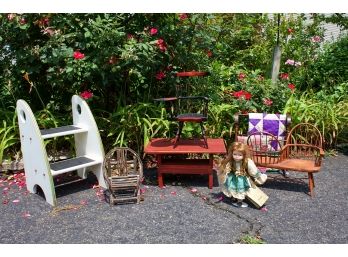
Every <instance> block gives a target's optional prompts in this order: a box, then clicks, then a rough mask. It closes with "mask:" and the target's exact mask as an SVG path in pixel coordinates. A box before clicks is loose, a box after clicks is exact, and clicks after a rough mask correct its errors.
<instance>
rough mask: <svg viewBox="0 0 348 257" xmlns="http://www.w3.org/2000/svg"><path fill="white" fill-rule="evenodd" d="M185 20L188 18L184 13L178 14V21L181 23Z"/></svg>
mask: <svg viewBox="0 0 348 257" xmlns="http://www.w3.org/2000/svg"><path fill="white" fill-rule="evenodd" d="M187 18H188V16H187V14H186V13H180V14H179V19H180V20H182V21H183V20H186V19H187Z"/></svg>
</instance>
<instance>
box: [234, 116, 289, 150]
mask: <svg viewBox="0 0 348 257" xmlns="http://www.w3.org/2000/svg"><path fill="white" fill-rule="evenodd" d="M290 123H291V117H290V115H288V114H287V115H285V114H267V113H248V114H240V113H237V114H235V115H234V131H235V141H236V142H242V143H245V144H246V143H247V139H248V136H249V135H251V134H252V133H255V132H267V133H270V134H272V135H274V136H276V137H277V139H278V140H279V142H280V143H281V145H284V143H285V141H286V136H287V132H288V128H289V125H290ZM243 130H244V133H243ZM245 130H247V133H245Z"/></svg>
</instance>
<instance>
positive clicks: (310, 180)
mask: <svg viewBox="0 0 348 257" xmlns="http://www.w3.org/2000/svg"><path fill="white" fill-rule="evenodd" d="M308 186H309V194H310V196H311V197H313V196H314V191H313V188H314V177H313V173H309V172H308Z"/></svg>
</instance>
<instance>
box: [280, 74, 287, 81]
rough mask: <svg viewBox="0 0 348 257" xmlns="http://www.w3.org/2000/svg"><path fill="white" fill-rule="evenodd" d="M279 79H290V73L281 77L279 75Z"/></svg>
mask: <svg viewBox="0 0 348 257" xmlns="http://www.w3.org/2000/svg"><path fill="white" fill-rule="evenodd" d="M279 77H280V78H281V79H284V80H285V79H289V74H288V73H281V74H280V75H279Z"/></svg>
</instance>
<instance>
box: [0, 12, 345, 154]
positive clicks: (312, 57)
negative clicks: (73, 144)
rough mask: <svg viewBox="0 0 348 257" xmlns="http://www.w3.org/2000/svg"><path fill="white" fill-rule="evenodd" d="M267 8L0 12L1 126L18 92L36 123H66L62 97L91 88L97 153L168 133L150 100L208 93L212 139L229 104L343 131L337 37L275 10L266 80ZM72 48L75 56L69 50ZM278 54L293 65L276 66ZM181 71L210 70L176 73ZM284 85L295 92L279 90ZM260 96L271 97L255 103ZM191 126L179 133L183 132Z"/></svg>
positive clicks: (316, 19)
mask: <svg viewBox="0 0 348 257" xmlns="http://www.w3.org/2000/svg"><path fill="white" fill-rule="evenodd" d="M277 17H278V16H277V14H274V15H272V14H268V15H266V14H0V27H1V30H0V51H1V54H0V87H1V90H0V99H1V105H0V110H1V117H2V119H3V120H4V121H5V122H6V124H5V123H4V124H2V125H1V126H2V127H3V128H4V130H0V131H8V130H9V129H10V127H9V124H13V121H14V122H16V119H15V112H14V107H15V105H16V101H17V100H18V99H24V100H26V101H28V102H29V105H30V106H31V107H32V109H33V110H34V112H35V114H36V116H37V119H38V123H39V125H40V127H41V128H44V127H52V126H61V125H67V124H69V123H71V120H70V118H69V117H70V112H71V109H70V108H71V107H70V106H71V103H70V99H71V96H72V95H73V94H80V93H82V92H83V91H86V90H90V91H91V92H92V93H93V97H92V98H90V99H88V100H87V101H88V103H89V105H90V107H91V109H92V111H93V113H94V115H95V117H96V120H97V123H98V127H99V128H100V131H101V134H102V138H103V142H104V144H105V145H104V147H105V149H106V150H108V149H109V148H110V147H112V146H113V145H128V146H130V147H132V148H134V149H136V150H137V151H139V152H142V149H143V145H144V143H146V142H147V141H148V140H149V139H150V138H151V137H159V136H161V137H164V136H169V135H170V133H172V131H171V130H172V127H173V126H174V125H173V124H171V123H170V122H169V121H167V120H166V119H165V117H166V113H165V111H164V110H163V109H161V107H160V106H159V105H158V104H155V103H154V101H153V99H154V98H157V97H165V96H173V95H205V96H209V97H210V98H211V103H210V106H209V121H208V123H207V132H208V134H209V136H211V137H224V138H226V139H230V138H232V136H233V135H232V134H233V131H232V127H233V120H232V116H233V114H234V113H236V112H256V111H257V112H270V113H281V112H284V111H289V112H291V114H292V115H293V117H294V119H293V120H294V122H301V121H312V122H316V123H318V120H321V121H320V124H319V123H318V125H319V126H321V128H322V130H323V132H324V134H325V135H326V138H327V142H328V144H327V145H329V146H333V145H334V144H335V143H336V142H337V139H340V138H341V141H345V140H347V139H346V137H345V136H344V135H346V134H347V133H345V131H346V129H347V112H346V111H345V110H344V108H345V107H346V105H347V90H346V89H347V87H346V85H347V79H348V73H347V70H348V69H347V60H348V58H347V53H348V51H347V50H348V49H347V47H348V41H347V37H342V38H341V39H339V40H338V41H337V42H335V43H332V44H322V43H320V42H313V41H312V38H313V37H315V36H319V37H320V38H322V36H323V33H324V31H323V29H322V27H321V26H320V25H321V24H322V22H323V21H325V19H326V21H328V20H327V18H325V17H323V16H322V15H318V14H307V15H304V14H288V15H283V14H282V15H280V17H281V22H280V27H279V44H280V47H281V49H282V56H281V70H280V73H281V74H287V75H288V77H287V78H286V79H281V78H280V79H279V80H278V81H277V82H275V83H273V82H272V81H271V80H270V71H271V67H272V55H273V50H274V47H275V45H276V42H277V31H278V26H277ZM345 19H346V18H345V17H343V16H339V15H336V16H333V18H332V19H331V20H330V21H331V22H335V23H337V24H339V25H340V26H344V24H346V23H345V22H346V20H345ZM152 29H156V33H154V30H152ZM161 40H162V41H161ZM161 42H162V43H161ZM76 51H79V52H81V53H83V54H84V58H82V59H75V58H74V57H73V54H74V52H76ZM288 59H291V60H294V61H296V62H300V63H301V65H300V66H293V65H286V64H285V62H286V61H287V60H288ZM191 70H196V71H208V72H209V74H210V75H209V76H207V77H199V78H179V77H176V76H175V73H176V72H179V71H191ZM160 73H161V74H162V75H163V76H162V77H161V78H160V79H159V78H158V74H160ZM25 74H27V75H28V77H27V78H28V80H26V79H24V78H23V76H24V75H25ZM290 83H291V84H294V85H295V90H291V89H290V88H289V87H288V84H290ZM240 90H243V91H246V92H249V93H250V94H251V99H249V100H247V99H245V98H236V97H235V96H234V94H233V93H234V92H237V91H240ZM266 100H267V101H271V102H272V104H270V105H269V104H265V102H266ZM313 102H316V103H317V104H322V105H321V108H322V110H327V108H325V106H324V103H330V108H332V110H333V114H331V116H330V115H326V116H325V115H322V114H321V113H320V112H319V111H317V110H319V109H317V106H316V105H314V104H313ZM337 110H340V111H337ZM304 113H306V115H303V114H304ZM332 115H334V116H335V118H332ZM333 120H334V121H335V123H334V125H333ZM13 126H14V127H13V128H12V127H11V129H10V131H8V132H6V134H5V132H1V136H0V138H5V137H6V138H11V140H9V141H6V142H10V143H8V144H6V145H4V146H2V148H1V149H2V152H4V153H5V155H6V154H7V155H6V156H7V157H9V156H13V155H14V154H15V153H16V152H18V151H19V140H18V129H17V128H16V124H14V125H13ZM190 129H191V128H189V127H188V128H187V129H186V131H184V133H186V134H189V133H191V132H192V131H190ZM340 135H342V136H340ZM14 138H17V141H16V142H17V143H14V141H15V140H14ZM56 143H57V142H56ZM58 144H59V142H58ZM67 147H69V146H67Z"/></svg>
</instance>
